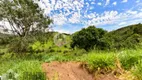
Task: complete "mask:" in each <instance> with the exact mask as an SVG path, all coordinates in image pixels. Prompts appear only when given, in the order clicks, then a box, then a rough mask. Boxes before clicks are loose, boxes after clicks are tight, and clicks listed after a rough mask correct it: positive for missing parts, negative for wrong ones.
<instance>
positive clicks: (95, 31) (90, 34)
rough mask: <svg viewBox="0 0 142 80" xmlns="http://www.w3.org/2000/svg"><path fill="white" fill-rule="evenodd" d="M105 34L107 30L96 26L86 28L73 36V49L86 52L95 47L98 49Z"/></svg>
mask: <svg viewBox="0 0 142 80" xmlns="http://www.w3.org/2000/svg"><path fill="white" fill-rule="evenodd" d="M105 33H106V31H105V30H103V29H100V28H96V27H95V26H89V27H88V28H86V29H85V28H84V29H82V30H81V31H79V32H76V33H74V34H73V36H72V43H71V47H72V48H74V47H75V46H76V47H78V48H83V49H85V50H89V49H93V48H94V46H96V47H98V46H99V45H100V43H101V38H102V37H103V35H104V34H105ZM101 45H102V43H101Z"/></svg>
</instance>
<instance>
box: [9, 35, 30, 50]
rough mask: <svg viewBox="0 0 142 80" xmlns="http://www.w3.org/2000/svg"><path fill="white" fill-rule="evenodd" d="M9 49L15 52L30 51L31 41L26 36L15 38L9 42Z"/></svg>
mask: <svg viewBox="0 0 142 80" xmlns="http://www.w3.org/2000/svg"><path fill="white" fill-rule="evenodd" d="M9 51H10V52H14V53H24V52H27V51H29V42H28V40H27V39H26V38H20V37H18V38H15V39H13V41H12V42H11V43H10V44H9Z"/></svg>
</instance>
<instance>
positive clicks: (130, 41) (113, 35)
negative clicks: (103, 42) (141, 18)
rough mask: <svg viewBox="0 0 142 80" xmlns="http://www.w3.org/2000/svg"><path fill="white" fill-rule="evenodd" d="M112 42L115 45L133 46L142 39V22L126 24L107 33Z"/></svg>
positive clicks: (116, 46)
mask: <svg viewBox="0 0 142 80" xmlns="http://www.w3.org/2000/svg"><path fill="white" fill-rule="evenodd" d="M105 38H106V39H108V40H109V41H110V44H111V45H112V46H113V47H115V48H119V47H132V46H133V45H134V44H137V43H139V42H141V40H142V24H135V25H130V26H126V27H123V28H120V29H117V30H114V31H111V32H109V33H107V34H106V35H105Z"/></svg>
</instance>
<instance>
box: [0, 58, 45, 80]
mask: <svg viewBox="0 0 142 80" xmlns="http://www.w3.org/2000/svg"><path fill="white" fill-rule="evenodd" d="M41 64H42V61H39V60H26V59H22V58H21V59H18V58H15V59H9V60H8V59H7V60H1V61H0V75H1V76H4V75H5V74H6V75H8V72H9V70H12V71H13V72H14V73H17V74H18V80H37V79H40V80H46V77H45V73H44V72H43V70H42V67H41Z"/></svg>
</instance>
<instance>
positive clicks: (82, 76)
mask: <svg viewBox="0 0 142 80" xmlns="http://www.w3.org/2000/svg"><path fill="white" fill-rule="evenodd" d="M81 65H82V63H80V62H64V63H63V62H52V63H44V64H43V65H42V67H43V70H44V71H45V72H46V76H47V78H48V79H47V80H119V79H117V78H115V77H114V76H113V75H100V76H99V77H97V78H95V77H94V76H93V75H92V74H89V73H88V72H87V70H86V69H84V68H82V67H81Z"/></svg>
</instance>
